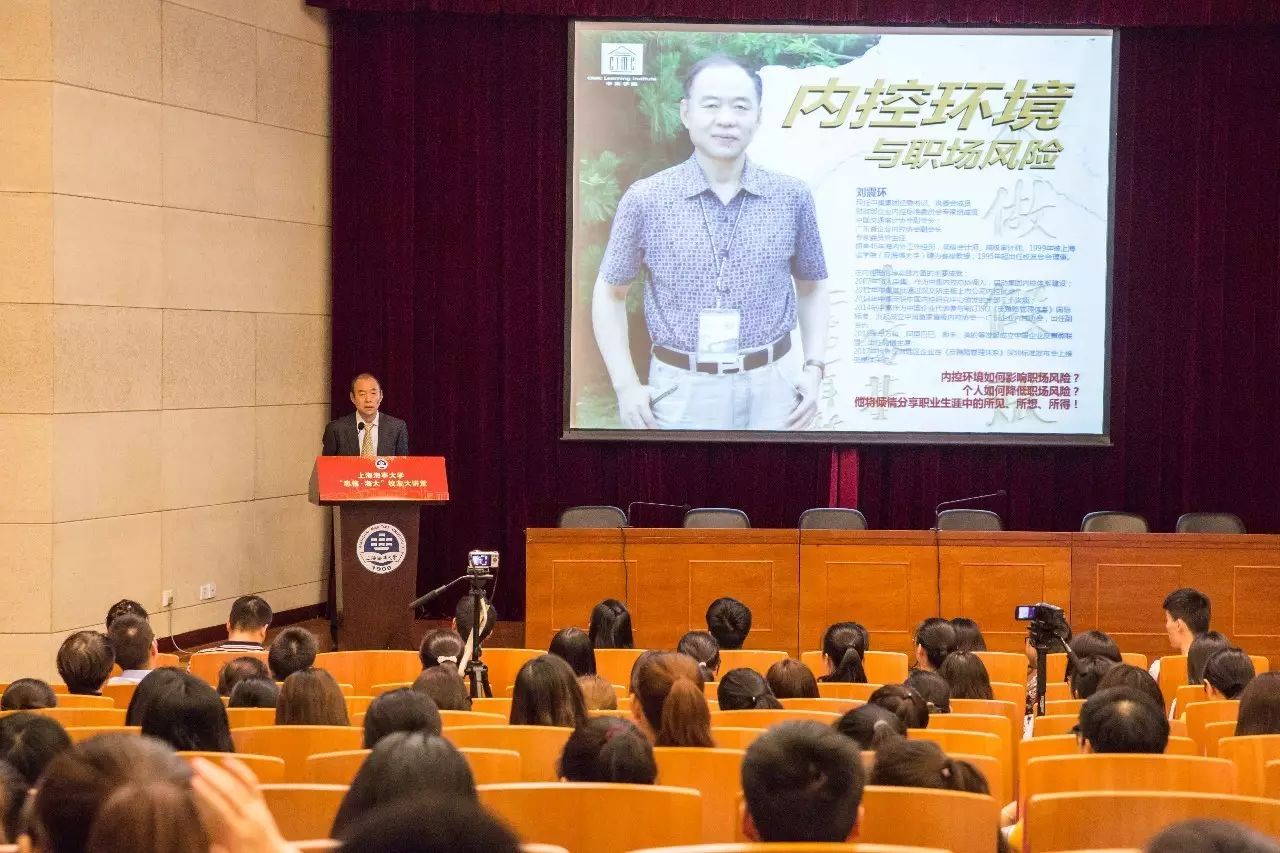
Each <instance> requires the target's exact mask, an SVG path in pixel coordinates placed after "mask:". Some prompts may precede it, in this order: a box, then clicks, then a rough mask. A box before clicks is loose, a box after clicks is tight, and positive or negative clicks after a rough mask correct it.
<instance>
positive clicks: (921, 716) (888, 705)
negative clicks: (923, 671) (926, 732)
mask: <svg viewBox="0 0 1280 853" xmlns="http://www.w3.org/2000/svg"><path fill="white" fill-rule="evenodd" d="M867 704H868V705H878V706H880V707H881V708H884V709H885V710H886V711H889V712H890V713H891V714H893V715H894V716H896V717H897V718H898V719H899V720H901V721H902V724H903V725H904V726H906V727H907V728H909V729H927V728H928V727H929V703H928V701H926V700H925V698H924V697H923V696H921V695H920V694H919V692H917V691H916V690H915V689H914V688H912V687H909V686H907V685H905V684H886V685H885V686H884V687H879V688H877V689H876V692H875V693H872V694H871V696H870V697H869V698H868V699H867Z"/></svg>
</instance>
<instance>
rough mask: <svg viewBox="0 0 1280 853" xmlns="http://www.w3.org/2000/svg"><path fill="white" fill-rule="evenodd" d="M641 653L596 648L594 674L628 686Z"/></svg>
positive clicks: (642, 650) (628, 650)
mask: <svg viewBox="0 0 1280 853" xmlns="http://www.w3.org/2000/svg"><path fill="white" fill-rule="evenodd" d="M642 654H644V649H596V675H598V676H600V677H601V678H603V679H604V680H605V681H607V682H609V683H610V684H621V685H623V686H630V684H631V667H633V666H635V662H636V658H638V657H640V655H642ZM490 683H492V682H490Z"/></svg>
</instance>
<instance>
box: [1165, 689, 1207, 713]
mask: <svg viewBox="0 0 1280 853" xmlns="http://www.w3.org/2000/svg"><path fill="white" fill-rule="evenodd" d="M1208 701H1209V695H1208V694H1207V693H1205V692H1204V685H1203V684H1179V685H1178V687H1177V689H1176V690H1175V691H1174V700H1173V707H1174V708H1175V709H1176V710H1177V712H1178V713H1180V714H1185V713H1186V711H1187V706H1188V705H1190V704H1191V703H1192V702H1208Z"/></svg>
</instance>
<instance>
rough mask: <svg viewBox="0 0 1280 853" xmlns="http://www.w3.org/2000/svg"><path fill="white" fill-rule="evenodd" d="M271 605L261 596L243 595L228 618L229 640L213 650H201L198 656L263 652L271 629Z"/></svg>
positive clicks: (232, 607) (233, 605)
mask: <svg viewBox="0 0 1280 853" xmlns="http://www.w3.org/2000/svg"><path fill="white" fill-rule="evenodd" d="M271 616H272V613H271V605H270V604H267V602H266V600H265V599H264V598H262V596H260V595H242V596H240V597H239V598H237V599H236V600H235V601H234V602H233V603H232V605H231V615H230V616H229V617H228V618H227V639H226V640H224V641H222V642H221V643H219V644H218V645H217V646H214V647H213V648H211V649H201V650H200V651H198V652H196V654H198V655H201V654H207V653H209V652H261V651H263V650H264V648H265V647H264V646H263V643H265V642H266V639H267V629H268V628H270V627H271Z"/></svg>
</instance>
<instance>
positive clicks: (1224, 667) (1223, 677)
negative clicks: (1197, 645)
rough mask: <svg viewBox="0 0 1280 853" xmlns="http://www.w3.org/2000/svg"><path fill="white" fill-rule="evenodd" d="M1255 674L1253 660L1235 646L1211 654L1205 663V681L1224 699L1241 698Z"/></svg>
mask: <svg viewBox="0 0 1280 853" xmlns="http://www.w3.org/2000/svg"><path fill="white" fill-rule="evenodd" d="M1254 675H1255V672H1254V668H1253V660H1252V659H1251V658H1250V657H1249V656H1248V655H1247V654H1245V653H1244V650H1243V649H1240V648H1237V647H1235V646H1232V647H1230V648H1227V649H1223V650H1222V651H1220V652H1217V653H1215V654H1213V655H1211V656H1210V657H1209V659H1208V660H1207V661H1205V663H1204V683H1205V684H1207V685H1208V686H1210V687H1212V688H1213V689H1214V690H1215V691H1217V693H1218V694H1219V695H1221V696H1222V698H1223V699H1239V698H1240V694H1241V693H1243V692H1244V689H1245V687H1247V686H1248V685H1249V682H1250V681H1253V678H1254Z"/></svg>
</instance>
